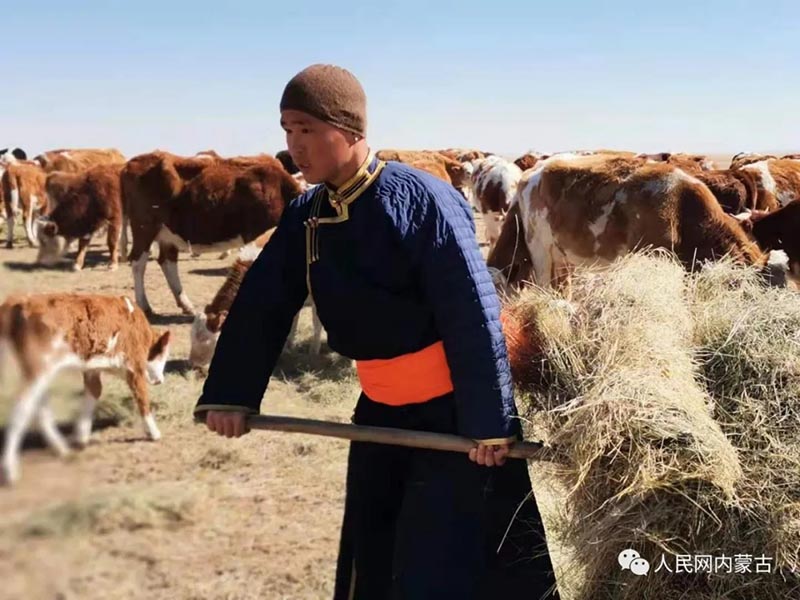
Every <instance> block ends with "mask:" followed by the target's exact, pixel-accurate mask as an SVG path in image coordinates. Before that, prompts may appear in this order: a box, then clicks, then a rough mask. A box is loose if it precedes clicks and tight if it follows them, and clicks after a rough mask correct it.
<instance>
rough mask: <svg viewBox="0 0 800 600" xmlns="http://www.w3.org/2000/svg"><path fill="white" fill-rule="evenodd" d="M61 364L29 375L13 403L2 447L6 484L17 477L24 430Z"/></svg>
mask: <svg viewBox="0 0 800 600" xmlns="http://www.w3.org/2000/svg"><path fill="white" fill-rule="evenodd" d="M62 366H63V365H61V364H56V365H53V366H51V367H50V368H49V369H46V370H44V371H41V372H39V373H38V374H36V375H34V376H32V377H29V378H28V381H27V383H26V385H25V386H24V388H23V390H22V394H21V395H20V396H19V398H18V399H17V402H16V403H15V404H14V408H13V409H12V411H11V415H10V416H9V419H8V424H7V426H6V439H5V448H4V449H3V464H2V475H3V481H4V482H5V483H6V484H11V483H14V482H16V481H17V480H18V479H19V449H20V446H21V444H22V439H23V437H24V436H25V432H26V431H27V430H28V428H29V427H30V424H31V421H32V419H33V417H34V415H36V414H37V412H38V411H39V408H40V403H41V401H42V396H43V395H44V393H45V392H46V391H47V388H48V386H49V385H50V383H51V382H52V381H53V378H54V377H55V376H56V375H57V374H58V372H59V371H60V370H61V367H62Z"/></svg>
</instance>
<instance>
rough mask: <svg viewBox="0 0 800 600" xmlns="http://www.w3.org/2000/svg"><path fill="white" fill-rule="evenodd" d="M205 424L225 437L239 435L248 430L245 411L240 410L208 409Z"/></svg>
mask: <svg viewBox="0 0 800 600" xmlns="http://www.w3.org/2000/svg"><path fill="white" fill-rule="evenodd" d="M206 426H207V427H208V428H209V429H210V430H211V431H214V432H216V433H217V434H219V435H224V436H225V437H229V438H233V437H241V436H243V435H244V434H246V433H249V432H250V428H249V427H248V426H247V413H245V412H242V411H234V410H231V411H228V410H209V411H208V413H206Z"/></svg>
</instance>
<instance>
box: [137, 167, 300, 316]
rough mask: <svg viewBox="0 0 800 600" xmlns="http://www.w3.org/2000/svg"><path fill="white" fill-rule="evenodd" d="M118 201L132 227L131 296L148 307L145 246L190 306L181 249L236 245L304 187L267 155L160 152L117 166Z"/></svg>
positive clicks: (189, 308)
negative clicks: (153, 249) (153, 248)
mask: <svg viewBox="0 0 800 600" xmlns="http://www.w3.org/2000/svg"><path fill="white" fill-rule="evenodd" d="M121 179H122V194H123V205H124V206H125V210H126V211H127V212H128V215H129V218H130V223H131V229H132V232H133V248H132V250H131V253H130V255H129V256H128V259H129V260H130V261H131V262H132V263H133V277H134V289H135V292H136V302H137V303H138V304H139V306H140V307H141V308H142V310H144V311H145V312H147V313H152V309H151V307H150V303H149V302H148V300H147V295H146V294H145V289H144V273H145V268H146V266H147V260H148V258H149V255H150V245H151V244H152V243H153V242H154V241H155V242H157V243H158V246H159V257H158V263H159V265H160V266H161V269H162V271H163V272H164V276H165V277H166V279H167V283H168V284H169V286H170V290H171V291H172V293H173V295H174V297H175V301H176V302H177V304H178V306H179V307H180V308H181V309H182V310H183V311H184V312H185V313H186V314H191V315H193V314H194V312H195V311H194V307H193V305H192V303H191V301H190V300H189V297H188V296H187V295H186V293H185V292H184V291H183V288H182V286H181V282H180V277H179V275H178V262H177V261H178V252H179V250H181V249H186V250H188V249H189V248H191V250H192V251H193V252H197V253H201V254H202V253H205V252H220V251H222V250H227V249H234V248H239V247H241V246H243V245H245V244H247V243H249V242H251V241H252V240H254V239H255V238H257V237H258V236H259V235H261V234H262V233H264V232H265V231H266V230H267V229H269V228H270V227H274V226H275V225H277V223H278V220H279V219H280V216H281V214H283V209H284V207H285V206H286V204H288V203H289V202H290V201H291V200H292V199H293V198H295V197H296V196H298V195H299V194H300V193H301V189H300V186H299V185H298V183H297V181H296V180H295V179H294V178H293V177H292V176H291V175H289V174H288V173H287V172H286V171H285V170H284V168H283V167H282V166H281V164H280V162H279V161H277V160H276V159H274V158H272V157H269V156H266V155H264V156H259V157H249V158H247V157H238V158H235V159H224V160H200V159H183V158H180V157H175V156H172V155H169V154H167V153H164V152H154V153H150V154H144V155H141V156H138V157H135V158H133V159H131V160H130V161H129V162H128V164H127V165H126V166H125V167H124V168H123V170H122V177H121Z"/></svg>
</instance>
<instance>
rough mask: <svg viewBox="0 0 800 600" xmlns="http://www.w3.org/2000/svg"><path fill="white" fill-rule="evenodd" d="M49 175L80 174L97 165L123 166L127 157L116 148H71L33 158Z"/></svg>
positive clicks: (52, 151)
mask: <svg viewBox="0 0 800 600" xmlns="http://www.w3.org/2000/svg"><path fill="white" fill-rule="evenodd" d="M33 160H34V161H35V162H38V163H39V164H40V165H41V167H42V168H43V169H44V170H45V172H47V173H53V172H55V171H65V172H67V173H79V172H80V171H85V170H86V169H88V168H89V167H93V166H95V165H122V164H125V156H124V155H123V154H122V153H121V152H120V151H119V150H116V149H115V148H69V149H59V150H49V151H47V152H43V153H42V154H39V155H37V156H35V157H34V158H33Z"/></svg>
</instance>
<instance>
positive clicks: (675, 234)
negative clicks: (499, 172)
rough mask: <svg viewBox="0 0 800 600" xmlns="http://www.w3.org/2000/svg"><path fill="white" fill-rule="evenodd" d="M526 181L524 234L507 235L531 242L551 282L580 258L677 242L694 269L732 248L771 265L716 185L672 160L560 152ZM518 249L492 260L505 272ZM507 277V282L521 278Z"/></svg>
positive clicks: (535, 268)
mask: <svg viewBox="0 0 800 600" xmlns="http://www.w3.org/2000/svg"><path fill="white" fill-rule="evenodd" d="M518 189H519V191H518V195H517V197H516V198H515V203H517V202H518V203H519V215H520V220H521V222H522V230H523V232H524V235H522V236H520V235H519V234H516V235H515V234H514V233H513V232H503V233H504V234H505V235H501V238H503V239H504V240H505V241H504V243H505V244H515V243H516V246H515V247H514V248H513V250H514V251H519V252H524V251H526V250H527V252H528V256H529V257H530V260H531V263H532V279H533V280H534V281H535V283H536V284H537V285H540V286H543V287H558V286H560V285H561V284H562V283H565V282H566V281H568V279H569V273H570V271H571V270H572V269H573V268H575V267H576V266H579V265H581V266H588V265H603V264H609V263H610V262H612V261H613V260H614V259H616V258H617V257H619V256H622V255H624V254H626V253H628V252H631V251H634V250H636V249H639V248H645V247H656V248H666V249H670V250H672V251H674V252H675V254H676V255H677V257H678V258H679V260H681V262H682V263H683V264H684V265H685V266H686V267H687V268H689V269H692V268H695V267H696V266H697V265H699V264H700V263H701V262H703V261H705V260H709V259H718V258H721V257H722V256H725V255H728V256H730V257H732V258H733V259H734V260H736V261H738V262H740V263H743V264H749V265H758V266H760V267H763V268H765V269H767V268H768V265H767V260H768V256H767V254H766V253H764V252H763V251H762V250H761V249H760V248H759V247H758V245H757V244H756V243H754V242H753V241H752V240H751V239H749V238H748V236H747V234H746V233H745V231H744V229H743V228H742V227H741V226H740V225H739V223H737V221H736V220H735V219H734V218H733V217H731V216H729V215H726V214H725V213H724V212H723V210H722V208H721V206H720V205H719V203H718V202H717V201H716V199H715V198H714V196H713V195H712V194H711V192H710V190H709V189H708V188H707V187H706V186H705V185H704V184H703V183H702V182H701V181H700V180H698V179H697V178H695V177H692V176H690V175H688V174H687V173H685V172H684V171H682V170H681V169H678V168H676V167H674V166H672V165H669V164H665V163H653V162H652V161H649V160H647V159H644V158H633V159H631V158H620V157H609V156H603V155H595V156H573V157H568V156H558V157H553V158H551V159H548V160H546V161H543V162H542V163H541V164H540V165H539V166H537V167H536V168H534V169H532V170H529V171H526V172H525V174H524V175H523V177H522V180H521V181H520V182H519V188H518ZM512 226H513V224H511V223H509V224H508V227H509V228H510V227H512ZM520 242H522V243H520ZM498 246H499V244H498ZM512 254H513V252H512V251H510V250H509V249H508V248H498V249H496V250H495V252H494V253H493V255H492V256H491V259H492V260H489V261H487V264H489V266H490V267H492V268H493V269H495V271H494V273H495V274H497V273H502V274H504V275H505V272H510V271H511V270H512V264H511V263H510V262H509V260H508V256H510V255H512ZM503 257H505V258H504V260H501V258H503ZM518 271H519V269H518ZM505 279H506V281H505V282H504V284H505V285H512V284H514V283H518V282H515V281H513V280H509V279H508V278H505ZM501 287H503V286H501Z"/></svg>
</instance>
